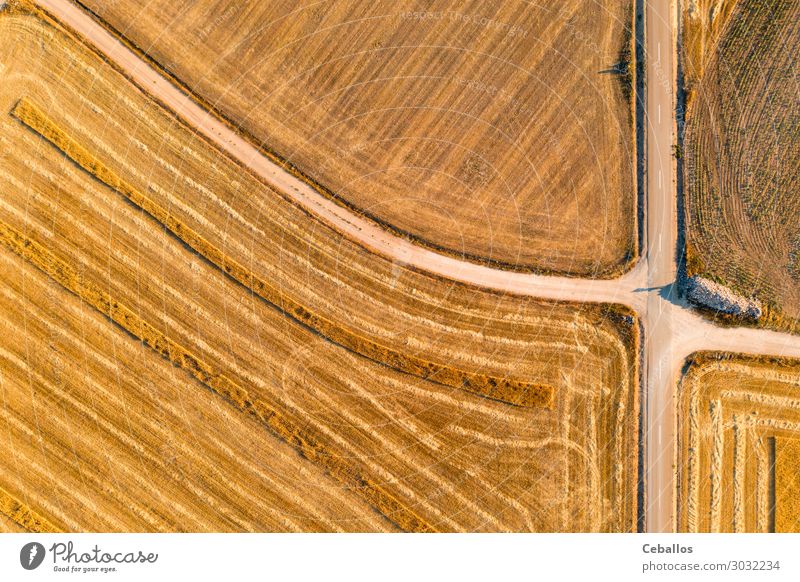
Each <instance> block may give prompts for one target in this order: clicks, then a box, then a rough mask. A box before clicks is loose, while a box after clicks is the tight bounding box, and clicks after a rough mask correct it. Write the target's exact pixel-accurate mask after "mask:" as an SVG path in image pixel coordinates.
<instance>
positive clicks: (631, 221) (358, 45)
mask: <svg viewBox="0 0 800 582" xmlns="http://www.w3.org/2000/svg"><path fill="white" fill-rule="evenodd" d="M83 4H84V5H85V6H87V7H88V8H89V9H91V10H92V11H93V12H95V13H96V14H97V15H98V17H99V18H100V19H101V20H102V22H103V23H104V24H106V25H107V26H109V27H110V28H111V29H112V30H114V31H115V32H116V33H117V34H118V35H120V36H121V37H123V38H124V39H126V41H127V42H129V43H131V44H132V45H133V46H135V47H136V48H138V49H139V50H140V51H141V52H142V53H145V54H146V55H148V57H150V58H151V59H153V60H154V61H155V62H156V63H158V64H159V65H160V66H161V67H162V68H163V69H164V70H165V71H166V72H168V73H169V74H171V75H173V76H174V78H175V79H176V80H177V81H178V82H180V83H181V84H182V85H184V86H185V87H186V89H187V91H189V92H191V93H193V94H194V95H196V96H197V97H198V98H199V99H200V100H202V101H203V102H204V103H205V104H206V105H207V106H208V107H210V108H213V109H214V110H216V111H217V112H218V113H219V114H220V115H222V116H223V117H225V118H226V119H228V120H229V121H230V123H231V124H232V125H233V126H234V127H237V128H240V129H241V131H242V132H243V133H244V134H246V135H248V136H250V137H251V139H252V141H253V142H254V143H256V144H257V145H260V146H261V147H263V148H264V149H265V150H267V151H269V152H271V153H272V154H273V155H275V156H276V157H277V158H278V159H281V160H283V161H285V162H286V163H287V164H288V165H289V166H291V167H292V168H293V169H294V170H296V171H297V172H298V173H299V174H301V175H303V176H305V177H307V178H308V179H309V180H310V181H312V182H313V183H316V184H317V185H319V189H320V190H321V191H323V192H325V193H327V194H328V195H330V196H332V197H334V199H336V200H337V201H339V202H341V203H343V204H346V205H347V206H349V207H350V208H353V209H355V210H356V211H358V212H360V213H362V214H364V215H366V216H368V217H370V218H372V219H374V220H375V221H377V222H378V223H380V224H381V225H383V226H385V227H387V228H391V229H393V230H395V231H396V232H399V233H402V234H403V235H406V236H409V237H411V238H413V239H414V240H416V241H417V242H419V243H420V244H424V245H426V246H430V247H432V248H435V249H438V250H440V251H443V252H446V253H448V254H452V255H455V256H459V257H465V258H469V259H471V260H475V261H480V262H484V263H490V264H493V265H497V266H501V267H504V268H510V269H520V270H534V271H543V272H557V273H565V274H572V275H587V276H605V277H610V276H613V275H615V274H619V273H620V272H621V271H622V270H624V269H626V268H627V267H629V266H630V265H631V264H632V262H633V260H634V259H635V257H636V256H637V253H638V249H637V234H636V233H637V228H636V193H635V187H634V170H635V160H636V155H635V152H634V146H633V144H634V129H633V125H634V122H633V116H632V99H631V91H630V86H631V79H630V76H628V75H626V73H625V72H624V71H623V69H625V67H624V66H621V65H620V63H624V62H628V61H630V58H631V57H630V55H631V53H632V51H631V50H630V48H631V43H632V35H631V33H630V28H631V24H632V19H633V8H632V6H633V3H632V2H621V1H616V0H614V1H605V0H604V1H600V2H597V1H587V0H569V1H562V2H558V3H544V4H540V5H536V4H535V3H529V2H499V1H492V2H478V1H470V2H437V3H434V4H430V5H428V6H426V7H425V8H421V7H420V5H419V4H418V3H416V2H412V1H402V2H385V1H383V2H374V1H373V2H363V1H360V0H347V1H344V2H336V3H328V4H319V3H312V2H294V1H278V2H262V3H230V2H227V1H224V0H203V1H202V2H196V1H187V0H181V1H177V2H176V1H172V0H170V1H165V0H162V1H153V2H146V3H141V2H129V1H125V0H122V1H118V2H104V1H94V0H86V1H85V2H83ZM615 67H616V68H615ZM627 70H628V71H630V72H632V71H633V64H632V63H630V65H629V67H628V69H627Z"/></svg>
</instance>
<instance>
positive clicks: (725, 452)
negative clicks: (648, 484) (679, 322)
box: [677, 352, 800, 532]
mask: <svg viewBox="0 0 800 582" xmlns="http://www.w3.org/2000/svg"><path fill="white" fill-rule="evenodd" d="M798 390H800V361H798V360H789V359H777V358H775V359H772V358H766V357H760V358H759V357H755V356H744V355H735V354H725V353H718V352H705V353H699V354H694V355H693V356H691V357H690V359H689V366H688V369H687V371H686V373H685V374H684V377H683V379H682V381H681V384H680V387H679V391H678V399H677V402H678V414H677V427H678V430H677V435H678V452H677V455H678V458H677V462H678V465H677V471H678V479H677V483H678V496H677V499H678V513H677V515H678V524H677V525H678V531H680V532H698V531H699V532H708V531H711V532H766V531H779V532H793V531H798V529H799V528H800V513H798V511H797V509H798V501H800V497H798V492H799V489H798V485H797V469H798V456H797V451H798V444H797V443H798V442H800V441H798V439H800V399H798V397H797V396H798Z"/></svg>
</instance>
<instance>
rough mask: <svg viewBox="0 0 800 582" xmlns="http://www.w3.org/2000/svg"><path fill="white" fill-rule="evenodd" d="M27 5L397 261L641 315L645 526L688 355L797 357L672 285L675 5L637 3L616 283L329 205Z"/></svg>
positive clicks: (667, 484)
mask: <svg viewBox="0 0 800 582" xmlns="http://www.w3.org/2000/svg"><path fill="white" fill-rule="evenodd" d="M37 3H38V5H39V6H41V7H42V8H44V9H45V10H46V11H47V12H49V13H50V14H51V15H52V16H53V17H55V18H56V19H57V20H59V21H60V22H62V23H63V24H65V25H66V26H68V27H70V28H72V29H73V30H75V31H76V32H78V33H79V34H80V35H81V36H83V37H84V38H85V39H87V40H88V41H89V42H90V43H92V44H93V45H94V46H95V47H96V48H97V49H98V50H99V51H100V52H101V53H103V54H104V55H105V56H106V57H107V58H108V59H109V60H110V61H111V62H113V63H114V64H115V65H116V66H118V67H119V68H120V69H121V70H122V71H124V72H125V73H126V74H127V75H128V76H129V77H130V78H131V79H132V80H133V81H134V82H136V83H137V84H138V85H139V86H140V87H142V88H143V89H144V90H145V91H147V92H148V93H149V94H151V95H152V96H153V97H155V98H156V99H157V100H158V101H160V102H161V103H162V104H163V105H164V106H165V107H167V108H168V109H170V110H172V111H174V112H175V113H177V114H178V115H179V116H180V117H181V118H183V120H184V121H186V122H187V123H188V124H189V125H191V126H192V127H194V128H195V129H196V130H197V131H198V132H200V133H201V134H203V135H204V136H205V137H207V138H208V139H210V140H211V141H212V142H213V143H215V144H216V145H217V146H219V147H220V148H221V149H222V150H224V151H225V152H227V153H228V154H230V155H231V156H233V157H234V158H235V159H237V160H239V162H240V163H241V164H243V165H244V166H246V167H248V168H249V169H250V170H252V171H253V172H254V173H255V174H257V175H258V176H260V177H261V178H262V179H263V180H264V181H266V182H267V183H268V184H270V185H271V186H272V187H274V188H276V189H277V190H279V191H281V192H283V193H284V194H285V195H286V196H287V197H288V198H290V199H292V200H293V201H294V202H296V203H299V204H301V205H302V206H303V207H304V208H306V209H307V210H309V211H310V212H312V213H314V214H315V215H316V216H318V217H319V218H320V219H321V220H324V221H326V222H327V223H329V224H331V225H333V226H335V227H336V228H337V229H338V230H340V231H342V232H343V233H345V234H346V235H348V236H350V237H352V238H354V239H356V240H358V241H359V242H360V243H361V244H363V245H364V246H366V247H368V248H370V249H371V250H373V251H375V252H377V253H380V254H382V255H384V256H386V257H389V258H390V259H391V260H393V261H395V262H396V263H398V264H399V265H408V266H413V267H415V268H419V269H423V270H426V271H429V272H432V273H436V274H439V275H442V276H445V277H448V278H450V279H455V280H459V281H463V282H466V283H470V284H475V285H480V286H483V287H489V288H493V289H497V290H501V291H507V292H512V293H517V294H525V295H531V296H536V297H542V298H547V299H563V300H570V301H591V302H616V303H623V304H626V305H629V306H630V307H632V308H633V309H635V310H636V311H637V312H638V313H639V314H640V316H641V317H642V318H643V326H644V332H645V333H644V362H643V370H644V379H645V386H644V390H645V402H646V411H645V416H644V418H643V421H644V423H645V424H644V426H645V438H646V451H645V483H646V488H645V517H646V524H645V527H646V530H647V531H671V530H672V529H673V527H674V509H675V508H674V466H673V464H674V460H673V459H674V453H675V451H674V437H675V425H674V423H675V415H674V403H673V394H674V389H675V387H676V385H677V382H678V380H679V374H680V369H681V366H682V365H683V362H684V361H685V359H686V357H687V356H688V355H689V354H691V353H692V352H694V351H697V350H728V351H737V352H746V353H754V354H767V355H775V356H793V357H800V341H798V340H797V338H796V337H794V336H789V335H787V334H782V333H777V332H772V331H765V330H758V329H750V328H721V327H718V326H715V325H714V324H712V323H710V322H709V321H707V320H705V319H703V318H701V317H700V316H698V315H697V314H696V313H694V312H692V311H691V310H690V309H689V308H688V306H687V305H686V304H685V303H684V302H683V301H682V300H681V299H680V298H678V297H677V296H676V295H675V294H674V293H673V284H674V282H675V278H676V256H677V248H678V228H677V199H676V188H675V179H676V176H675V166H674V160H673V157H672V145H673V143H674V142H673V137H674V128H675V116H674V114H673V113H674V110H675V106H674V105H675V90H674V89H675V80H676V74H675V63H676V61H675V36H674V31H675V22H676V21H677V12H676V8H675V6H674V5H672V3H671V2H670V0H653V1H648V2H647V3H646V30H647V35H646V36H647V41H646V52H647V55H648V58H647V68H646V69H647V70H646V75H647V87H648V90H647V105H646V119H647V121H646V123H647V148H646V152H645V155H646V157H647V196H646V202H645V209H644V210H645V216H646V224H645V230H646V236H645V238H646V240H645V244H644V249H643V251H644V256H643V260H641V261H639V263H638V264H637V265H636V267H635V268H634V269H632V270H631V271H629V272H628V273H626V274H625V275H624V276H622V277H620V278H618V279H614V280H589V279H573V278H564V277H548V276H541V275H534V274H526V273H512V272H507V271H501V270H497V269H492V268H490V267H487V266H483V265H478V264H475V263H471V262H468V261H462V260H458V259H456V258H453V257H448V256H444V255H440V254H438V253H436V252H433V251H431V250H428V249H425V248H422V247H419V246H417V245H414V244H413V243H411V242H409V241H407V240H405V239H402V238H399V237H397V236H395V235H393V234H391V233H389V232H387V231H386V230H384V229H382V228H381V227H379V226H377V225H375V224H374V223H372V222H369V221H367V220H364V219H362V218H360V217H359V216H356V215H354V214H353V213H351V212H349V211H348V210H346V209H344V208H342V207H341V206H339V205H337V204H336V203H335V202H333V201H331V200H330V199H328V198H326V197H324V196H323V195H321V194H320V193H318V192H317V191H316V190H314V189H313V188H311V187H310V186H309V185H308V184H306V183H305V182H303V181H302V180H300V179H298V178H296V177H295V176H293V175H292V174H291V173H289V172H288V171H286V170H285V169H284V168H282V167H281V166H279V165H278V164H276V163H274V162H273V161H272V160H270V159H269V158H267V157H265V156H264V155H263V154H262V153H261V152H260V151H259V150H258V149H257V148H256V147H255V146H253V145H252V144H251V143H250V142H248V141H246V140H245V139H244V138H242V137H241V136H240V135H239V134H237V133H236V132H235V131H233V130H232V129H231V128H229V127H228V126H227V125H226V124H225V123H223V122H222V121H220V120H219V119H218V118H216V117H215V116H214V115H212V114H211V113H209V112H208V111H206V110H205V109H204V108H203V107H201V106H200V105H198V104H197V103H196V102H195V101H194V100H193V99H192V98H191V97H190V96H188V95H186V94H185V93H184V92H183V91H182V90H181V89H179V88H178V87H177V86H176V85H174V84H173V83H172V82H171V81H170V80H169V79H168V78H166V77H164V76H163V75H162V74H161V73H160V72H159V71H157V70H156V69H154V68H152V67H151V66H150V65H149V64H147V63H146V62H145V61H143V60H142V59H141V58H140V57H139V56H138V55H137V54H136V53H134V52H133V51H131V50H130V49H128V48H127V47H126V46H125V45H124V44H123V43H122V42H120V41H119V40H118V39H117V38H116V37H115V36H113V35H112V34H110V33H109V32H108V31H107V30H106V29H105V28H104V27H103V26H102V25H101V24H99V23H98V22H96V21H95V20H94V19H92V17H91V16H89V15H88V14H87V13H86V12H84V11H83V10H81V9H80V8H79V7H77V6H76V5H74V4H72V3H71V2H69V0H38V2H37Z"/></svg>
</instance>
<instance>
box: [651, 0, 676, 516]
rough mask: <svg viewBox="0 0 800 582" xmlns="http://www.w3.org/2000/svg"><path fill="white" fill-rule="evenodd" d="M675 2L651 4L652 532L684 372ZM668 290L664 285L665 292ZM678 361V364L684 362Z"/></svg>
mask: <svg viewBox="0 0 800 582" xmlns="http://www.w3.org/2000/svg"><path fill="white" fill-rule="evenodd" d="M671 10H672V6H671V2H670V0H650V1H648V2H647V4H646V53H647V58H646V65H647V71H646V77H647V108H646V111H647V115H646V124H647V151H646V159H647V202H646V205H647V206H646V208H645V215H646V217H647V225H646V228H647V236H646V241H645V248H644V258H645V262H646V264H647V287H648V288H650V289H653V288H657V289H658V290H655V291H651V292H649V294H648V297H647V308H646V310H645V312H644V314H643V316H644V329H645V361H644V373H645V378H646V386H647V392H646V404H647V409H646V419H645V421H646V427H647V430H646V443H647V445H646V446H647V448H646V451H645V469H646V471H647V472H646V491H645V516H646V528H647V531H665V530H669V529H671V521H672V520H671V518H672V505H673V503H672V495H671V491H672V487H673V486H672V475H673V468H672V464H673V447H672V442H673V433H674V429H673V423H674V421H673V408H674V407H673V405H672V395H673V394H672V393H673V388H674V386H675V385H676V383H677V381H678V378H677V372H678V370H677V369H676V365H675V364H676V361H677V358H676V353H675V349H674V346H673V340H674V324H675V321H674V317H673V313H674V311H675V310H674V305H673V303H672V302H670V301H669V298H670V297H669V296H667V297H665V293H666V294H669V293H670V291H669V289H670V286H671V285H672V284H673V282H674V281H675V278H676V258H675V257H676V253H677V247H678V228H677V209H678V205H677V201H676V200H677V198H676V195H675V184H674V182H673V176H674V175H675V172H674V171H673V160H674V158H673V156H672V143H673V115H672V112H673V110H674V106H673V84H674V83H673V79H674V78H675V75H674V70H673V41H672V18H671V16H672V15H671ZM662 289H664V290H663V291H662ZM679 366H680V364H678V367H679Z"/></svg>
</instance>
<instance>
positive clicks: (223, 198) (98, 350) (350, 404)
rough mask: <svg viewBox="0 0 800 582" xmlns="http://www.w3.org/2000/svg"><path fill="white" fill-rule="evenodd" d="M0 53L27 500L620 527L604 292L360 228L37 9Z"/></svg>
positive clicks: (58, 508)
mask: <svg viewBox="0 0 800 582" xmlns="http://www.w3.org/2000/svg"><path fill="white" fill-rule="evenodd" d="M0 64H1V65H2V66H3V67H4V81H5V82H4V83H3V84H2V86H0V149H2V151H3V152H4V155H5V157H4V161H3V164H2V167H0V189H1V190H2V192H3V196H2V197H1V198H0V243H2V245H0V272H2V273H3V278H2V285H0V314H1V315H0V326H2V332H0V371H1V372H2V375H1V376H0V380H1V381H2V383H1V384H0V390H2V395H3V398H4V401H5V403H6V404H5V406H4V408H3V409H2V412H0V435H2V438H3V440H4V443H7V444H8V446H7V449H6V450H7V451H8V452H7V453H4V454H2V455H0V487H1V488H3V490H5V491H7V492H8V494H9V495H10V496H12V497H13V498H14V499H17V500H20V501H21V502H23V503H24V505H25V507H26V508H27V509H28V510H30V511H33V512H35V513H36V514H38V515H40V516H42V518H43V519H46V520H47V521H48V522H49V523H51V524H52V525H53V526H54V528H56V529H64V530H68V531H84V530H102V531H292V530H302V531H337V530H359V531H364V530H367V531H380V530H393V529H404V530H411V531H430V530H436V531H506V530H511V531H528V530H544V531H594V530H599V531H628V530H631V529H635V527H636V520H637V483H638V476H637V455H638V438H639V430H638V422H639V400H638V368H637V363H636V359H637V354H638V323H637V321H636V319H635V317H634V316H633V315H632V314H631V313H629V312H628V311H627V310H625V309H624V308H621V307H616V306H589V305H584V306H578V305H569V304H559V303H552V302H544V301H536V300H532V299H529V298H521V297H514V296H507V295H499V294H494V293H490V292H487V291H483V290H479V289H475V288H471V287H467V286H464V285H459V284H455V283H451V282H446V281H443V280H441V279H438V278H434V277H431V276H428V275H426V274H424V273H419V272H415V271H412V270H410V269H407V268H405V267H403V266H402V265H398V264H392V263H391V262H389V261H386V260H384V259H382V258H381V257H378V256H375V255H373V254H371V253H369V252H367V251H366V250H364V249H363V248H362V247H360V246H358V245H356V244H355V243H353V242H352V241H350V240H348V239H346V238H344V237H342V236H341V235H340V234H338V233H337V232H335V231H333V230H331V229H330V228H329V227H328V226H326V225H325V224H323V223H320V222H318V221H316V220H315V219H313V218H312V217H310V216H309V215H308V214H307V213H306V212H304V211H303V210H301V209H300V208H297V207H295V206H294V205H292V204H290V203H288V202H287V201H286V199H284V198H283V197H282V196H281V195H280V194H279V193H276V192H274V191H271V190H270V189H269V188H267V187H266V186H264V185H263V184H261V183H260V182H259V181H257V180H256V179H255V178H254V177H252V176H251V175H250V174H249V173H248V172H247V171H245V170H244V169H243V168H241V167H239V166H237V165H236V164H234V163H233V162H232V161H230V160H229V159H227V158H226V157H224V156H222V155H221V154H220V153H219V152H218V151H216V150H215V149H214V148H212V147H211V146H209V145H208V144H207V143H206V142H204V141H202V140H201V139H200V138H198V137H197V135H196V134H194V133H193V132H192V131H191V130H190V129H188V128H186V127H184V126H182V125H181V124H180V123H179V122H178V121H176V119H175V118H174V117H172V116H170V115H169V114H167V113H166V112H164V111H163V110H162V109H161V108H160V107H159V106H157V105H156V104H155V103H154V102H152V101H151V100H150V99H149V98H148V97H147V96H145V95H143V94H142V93H141V92H140V91H138V90H137V89H136V88H134V87H133V86H132V85H130V84H129V83H128V82H127V81H126V80H125V79H124V78H123V77H122V76H121V75H119V74H118V73H116V72H114V71H113V70H112V68H111V67H110V66H109V65H108V64H106V63H104V62H103V61H102V60H101V59H100V58H99V57H98V56H97V55H95V54H94V53H92V52H91V51H90V50H88V49H87V48H86V47H85V46H84V45H83V44H82V43H81V42H79V41H78V40H76V39H73V38H71V37H69V36H68V35H66V34H64V33H63V32H62V31H60V30H59V29H58V28H57V27H56V26H54V25H53V24H52V23H48V22H46V21H45V20H42V18H41V16H37V15H31V14H28V13H27V12H26V11H25V10H23V9H14V10H12V11H9V10H6V11H5V12H3V13H2V15H0ZM378 348H380V349H378ZM544 393H546V394H549V398H550V400H548V399H542V398H539V396H537V395H539V394H544ZM6 515H7V516H8V513H6Z"/></svg>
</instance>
